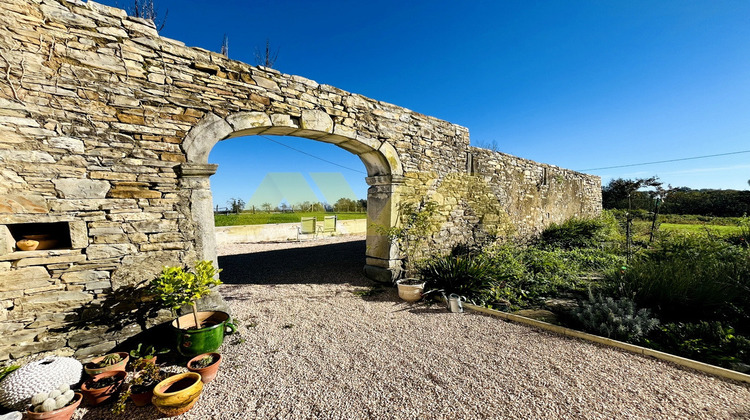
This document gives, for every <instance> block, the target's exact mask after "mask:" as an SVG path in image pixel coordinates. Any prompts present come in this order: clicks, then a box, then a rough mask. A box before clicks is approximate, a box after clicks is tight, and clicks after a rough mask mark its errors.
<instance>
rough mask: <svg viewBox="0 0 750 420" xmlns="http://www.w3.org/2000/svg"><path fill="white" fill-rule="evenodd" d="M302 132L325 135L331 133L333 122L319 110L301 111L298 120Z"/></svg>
mask: <svg viewBox="0 0 750 420" xmlns="http://www.w3.org/2000/svg"><path fill="white" fill-rule="evenodd" d="M300 128H301V129H302V130H311V131H318V132H323V133H327V134H331V133H333V120H332V119H331V116H330V115H328V114H327V113H325V111H321V110H319V109H303V110H302V118H301V119H300Z"/></svg>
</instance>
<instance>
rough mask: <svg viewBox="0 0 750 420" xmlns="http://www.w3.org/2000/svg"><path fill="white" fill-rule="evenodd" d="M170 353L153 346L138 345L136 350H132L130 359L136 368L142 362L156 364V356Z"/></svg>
mask: <svg viewBox="0 0 750 420" xmlns="http://www.w3.org/2000/svg"><path fill="white" fill-rule="evenodd" d="M168 352H169V350H167V349H160V350H156V348H155V347H154V346H152V345H148V346H144V345H143V343H138V346H137V347H136V348H134V349H132V350H130V357H132V358H133V359H132V361H133V367H134V368H135V367H136V366H137V364H138V363H139V362H140V361H145V362H147V363H151V364H156V356H157V355H159V354H166V353H168Z"/></svg>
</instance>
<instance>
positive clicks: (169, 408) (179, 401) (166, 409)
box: [151, 372, 203, 417]
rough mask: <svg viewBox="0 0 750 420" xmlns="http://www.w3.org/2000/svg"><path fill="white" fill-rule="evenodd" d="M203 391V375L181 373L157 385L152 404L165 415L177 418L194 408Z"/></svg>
mask: <svg viewBox="0 0 750 420" xmlns="http://www.w3.org/2000/svg"><path fill="white" fill-rule="evenodd" d="M202 391H203V382H202V381H201V375H199V374H197V373H195V372H186V373H180V374H178V375H174V376H170V377H169V378H167V379H165V380H163V381H161V382H159V383H158V384H156V386H155V387H154V397H153V398H152V399H151V402H152V403H154V405H155V406H156V408H157V409H158V410H159V411H161V412H162V413H163V414H165V415H167V416H169V417H172V416H177V415H179V414H182V413H184V412H186V411H188V410H190V409H191V408H193V405H195V402H196V401H198V397H200V396H201V392H202Z"/></svg>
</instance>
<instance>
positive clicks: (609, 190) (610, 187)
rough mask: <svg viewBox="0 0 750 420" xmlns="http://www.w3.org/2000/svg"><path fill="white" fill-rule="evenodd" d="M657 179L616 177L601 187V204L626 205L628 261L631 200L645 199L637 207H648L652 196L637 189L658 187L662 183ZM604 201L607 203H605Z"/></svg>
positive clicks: (628, 259)
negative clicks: (642, 203) (643, 204)
mask: <svg viewBox="0 0 750 420" xmlns="http://www.w3.org/2000/svg"><path fill="white" fill-rule="evenodd" d="M658 179H659V178H657V177H655V176H654V177H651V178H638V179H622V178H617V179H613V180H612V181H610V182H609V184H607V186H605V187H603V188H602V206H604V207H605V208H610V209H611V208H620V209H621V208H623V207H622V206H623V205H624V204H627V207H625V208H627V210H628V212H627V213H625V217H626V221H625V238H626V243H625V246H626V250H627V251H626V252H627V254H626V259H627V261H628V262H630V248H631V244H632V226H633V214H632V211H633V201H634V199H638V201H639V202H640V201H642V200H646V203H647V204H645V206H644V207H640V206H639V207H637V208H645V209H650V207H651V203H652V202H653V201H654V200H653V198H652V197H650V196H649V194H648V193H646V192H643V191H639V190H641V189H643V188H648V187H651V188H655V189H660V188H661V184H662V183H661V182H659V181H658ZM605 202H606V203H607V204H606V205H605ZM639 204H640V203H639ZM655 220H656V219H654V224H653V227H655V226H656V221H655Z"/></svg>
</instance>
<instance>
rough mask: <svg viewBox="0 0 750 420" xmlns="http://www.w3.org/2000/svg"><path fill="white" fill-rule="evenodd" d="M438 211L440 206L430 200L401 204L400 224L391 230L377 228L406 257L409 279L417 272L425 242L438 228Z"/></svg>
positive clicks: (405, 264)
mask: <svg viewBox="0 0 750 420" xmlns="http://www.w3.org/2000/svg"><path fill="white" fill-rule="evenodd" d="M438 209H439V206H438V204H437V203H436V202H434V201H429V200H428V201H424V200H423V201H420V202H417V203H411V202H405V203H401V205H400V206H399V224H398V225H396V226H392V227H390V228H383V227H382V226H379V227H377V228H376V229H377V230H378V231H379V232H380V233H381V234H384V235H386V236H387V237H388V240H390V241H391V243H393V244H395V245H396V246H397V247H398V249H399V252H401V253H402V255H403V256H404V259H403V263H404V271H405V275H406V276H407V277H408V276H412V275H414V274H416V272H417V265H418V264H417V259H418V258H417V257H418V256H419V255H420V253H421V252H422V250H421V246H422V244H423V242H424V241H425V240H426V239H427V238H428V237H429V236H430V234H432V232H433V231H434V230H435V229H436V227H437V221H436V215H437V213H438Z"/></svg>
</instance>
